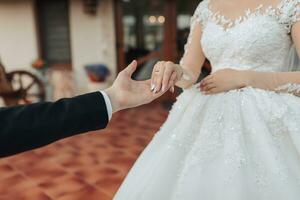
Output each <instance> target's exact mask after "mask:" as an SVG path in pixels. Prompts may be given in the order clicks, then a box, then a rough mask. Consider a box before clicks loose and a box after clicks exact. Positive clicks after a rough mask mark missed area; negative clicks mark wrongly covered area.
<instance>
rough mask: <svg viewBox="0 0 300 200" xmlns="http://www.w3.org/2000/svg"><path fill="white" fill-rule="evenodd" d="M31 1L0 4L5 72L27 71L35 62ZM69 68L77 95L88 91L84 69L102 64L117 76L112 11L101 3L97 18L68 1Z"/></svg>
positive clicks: (108, 2)
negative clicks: (86, 66)
mask: <svg viewBox="0 0 300 200" xmlns="http://www.w3.org/2000/svg"><path fill="white" fill-rule="evenodd" d="M33 1H34V0H0V58H1V59H2V61H3V63H4V64H5V65H6V66H7V68H8V70H12V69H18V68H23V69H24V68H27V69H30V66H31V63H32V62H33V61H34V60H35V59H37V58H38V44H37V30H36V26H35V16H34V4H33ZM70 34H71V36H70V38H71V51H72V64H73V70H74V75H75V76H74V77H75V80H76V86H77V87H76V88H78V93H82V92H85V91H87V89H88V88H89V87H88V86H89V84H88V83H89V81H88V79H87V75H86V73H85V71H84V65H86V64H93V63H104V64H107V65H108V66H109V68H110V69H111V71H112V78H114V77H115V73H116V49H115V43H116V42H115V30H114V10H113V1H112V0H102V1H100V5H99V7H98V12H97V15H96V16H93V15H89V14H86V13H84V12H83V7H82V0H70Z"/></svg>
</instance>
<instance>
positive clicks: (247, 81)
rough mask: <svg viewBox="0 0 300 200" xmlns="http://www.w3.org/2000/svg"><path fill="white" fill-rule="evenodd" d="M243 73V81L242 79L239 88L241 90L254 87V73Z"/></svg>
mask: <svg viewBox="0 0 300 200" xmlns="http://www.w3.org/2000/svg"><path fill="white" fill-rule="evenodd" d="M240 73H241V76H240V77H241V79H240V82H239V86H240V88H244V87H249V86H252V84H251V83H252V79H253V78H252V77H253V73H252V72H251V71H248V70H243V71H240Z"/></svg>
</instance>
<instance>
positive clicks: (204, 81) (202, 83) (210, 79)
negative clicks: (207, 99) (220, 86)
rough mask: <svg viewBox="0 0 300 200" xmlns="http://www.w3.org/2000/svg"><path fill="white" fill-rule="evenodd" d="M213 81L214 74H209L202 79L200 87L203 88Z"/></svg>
mask: <svg viewBox="0 0 300 200" xmlns="http://www.w3.org/2000/svg"><path fill="white" fill-rule="evenodd" d="M212 81H213V76H212V75H209V76H207V77H205V78H204V79H203V80H202V81H201V83H200V86H199V87H201V88H202V87H204V86H205V85H207V84H209V83H211V82H212Z"/></svg>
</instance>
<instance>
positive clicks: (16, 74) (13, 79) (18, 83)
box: [7, 70, 46, 104]
mask: <svg viewBox="0 0 300 200" xmlns="http://www.w3.org/2000/svg"><path fill="white" fill-rule="evenodd" d="M7 79H8V81H9V82H10V84H11V86H12V88H13V91H14V93H15V94H17V95H16V96H15V97H14V98H17V99H18V104H29V103H36V102H40V101H45V98H46V92H45V86H44V83H43V82H42V81H41V80H40V79H39V78H38V77H37V76H35V75H34V74H32V73H30V72H27V71H23V70H18V71H12V72H10V73H8V74H7Z"/></svg>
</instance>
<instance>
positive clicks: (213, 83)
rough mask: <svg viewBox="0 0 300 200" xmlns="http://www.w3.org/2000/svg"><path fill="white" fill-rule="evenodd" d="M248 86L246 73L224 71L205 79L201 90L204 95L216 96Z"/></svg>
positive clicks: (232, 70) (230, 70)
mask: <svg viewBox="0 0 300 200" xmlns="http://www.w3.org/2000/svg"><path fill="white" fill-rule="evenodd" d="M246 85H247V74H246V73H244V71H239V70H234V69H222V70H219V71H217V72H215V73H213V74H211V75H209V76H207V77H206V78H204V79H203V80H202V81H201V83H200V86H199V88H200V90H201V91H202V92H204V94H216V93H221V92H226V91H229V90H234V89H239V88H243V87H245V86H246Z"/></svg>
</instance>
